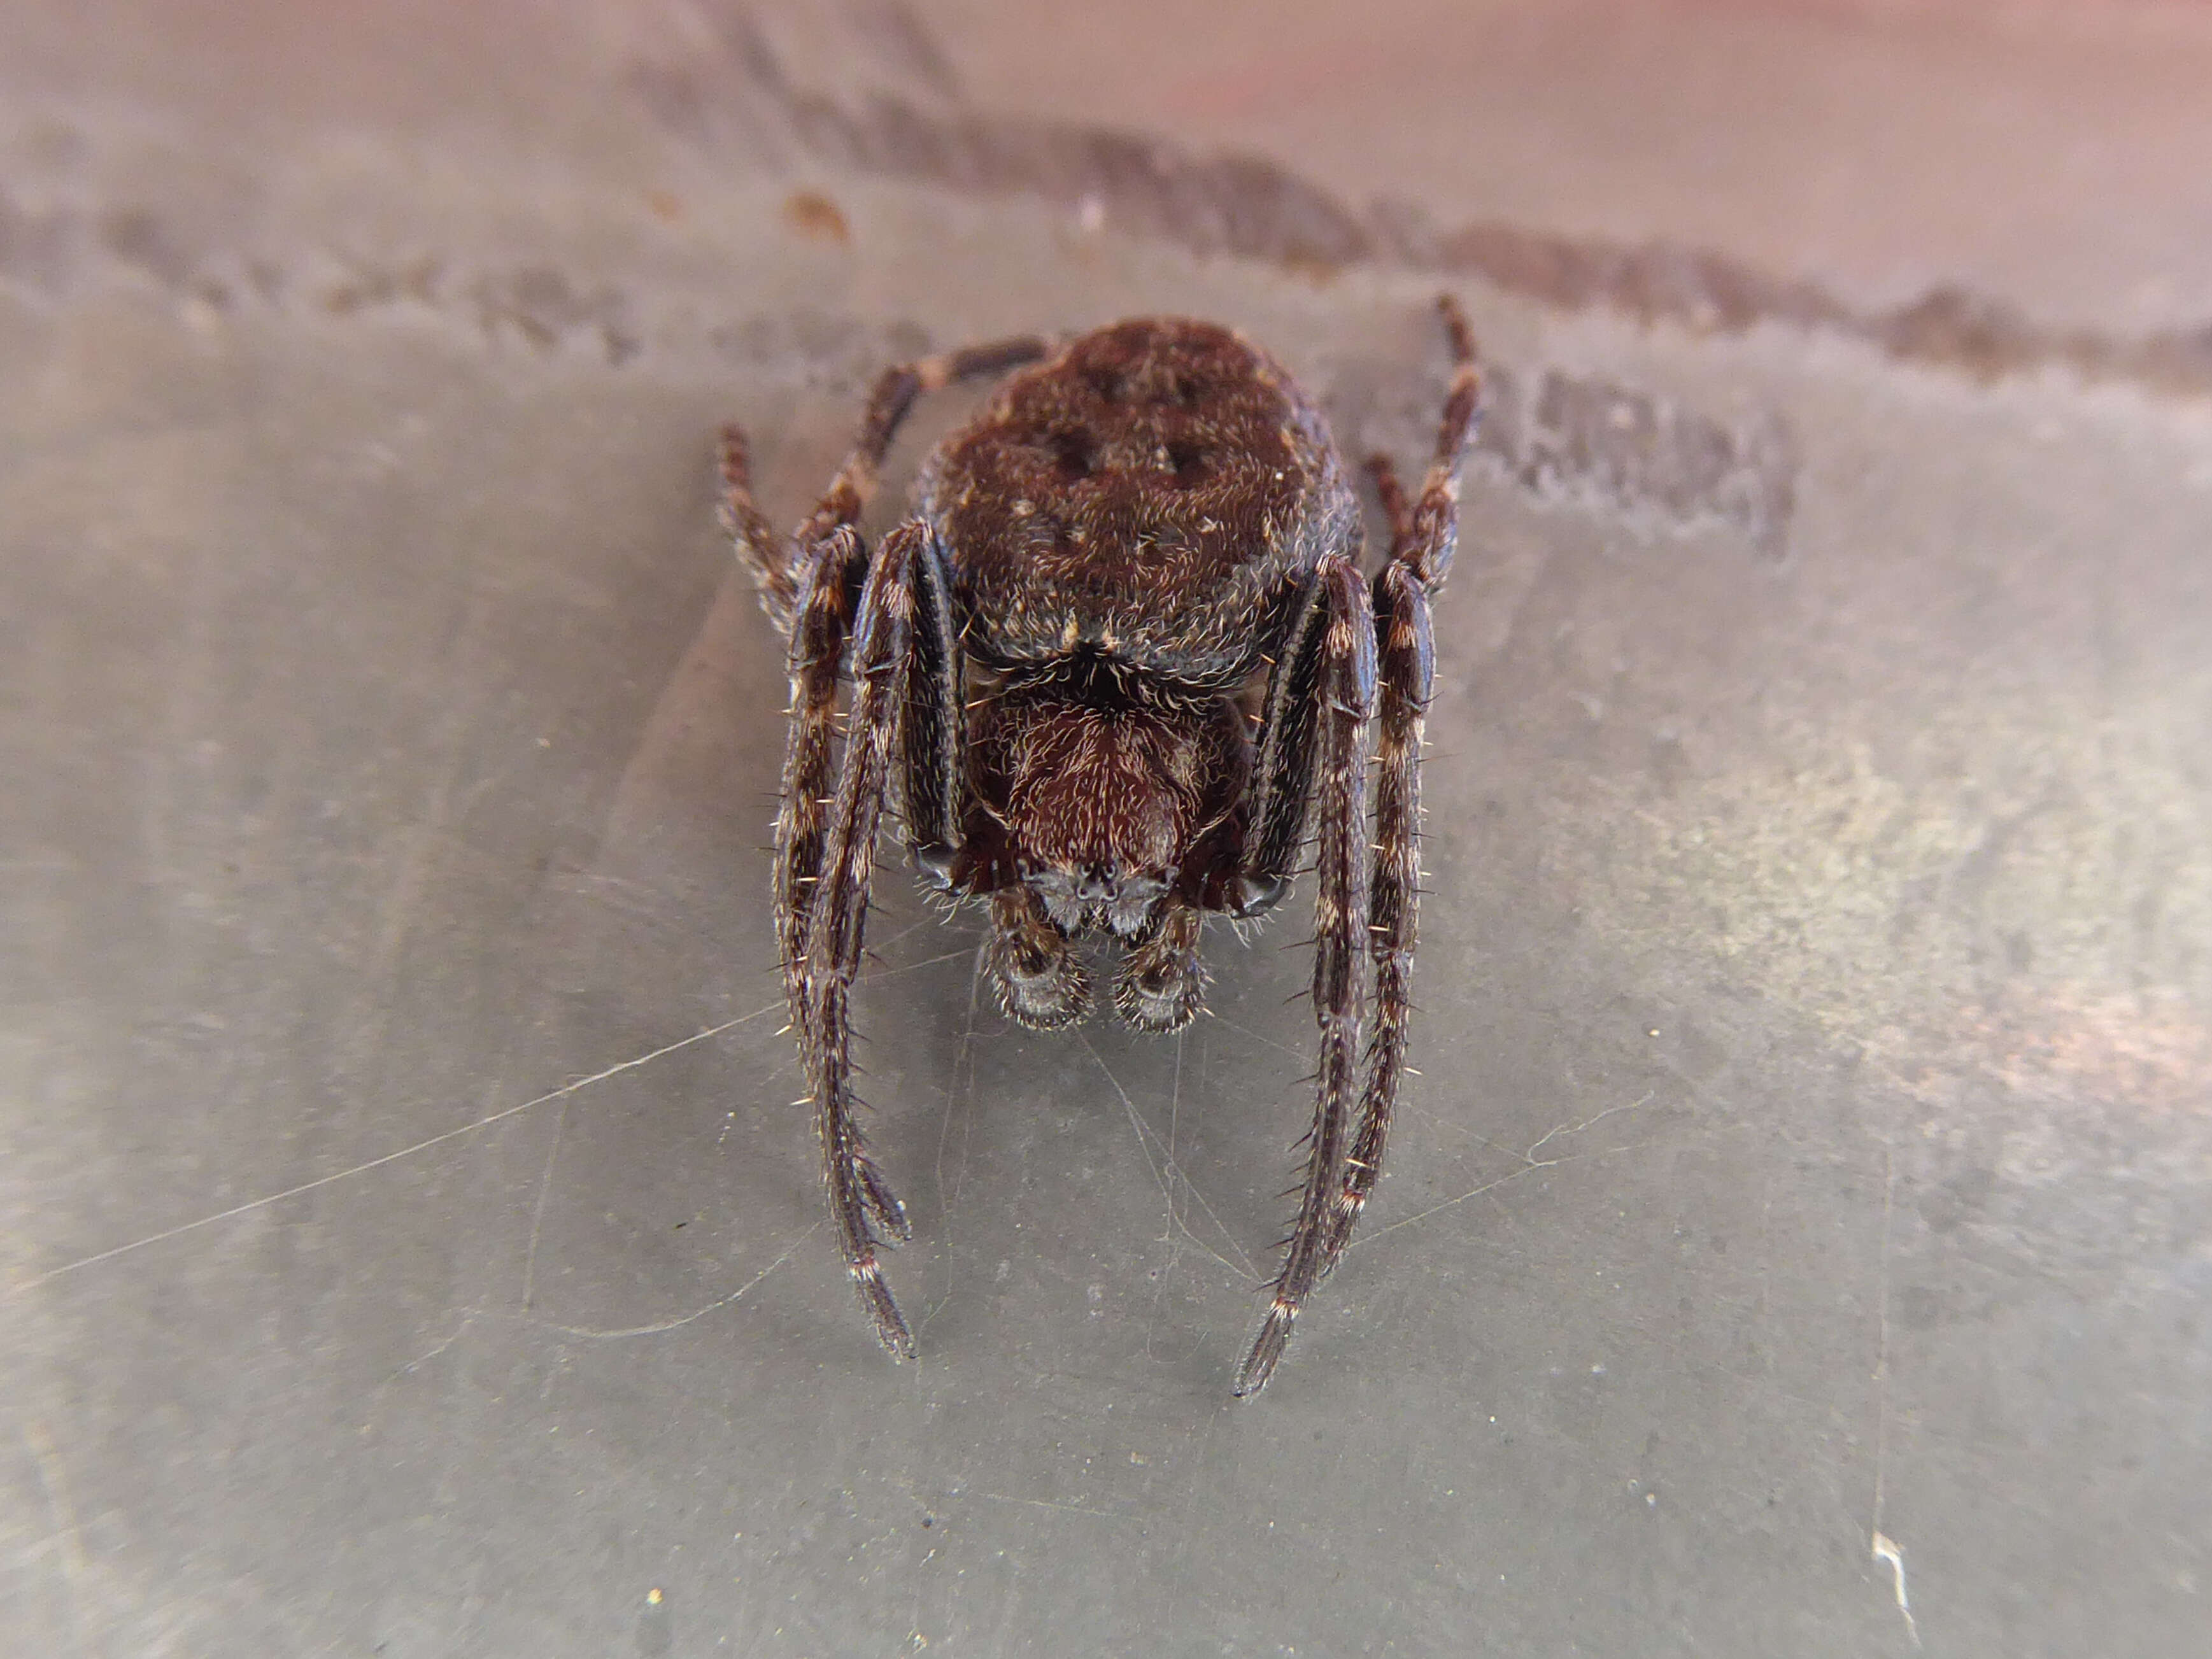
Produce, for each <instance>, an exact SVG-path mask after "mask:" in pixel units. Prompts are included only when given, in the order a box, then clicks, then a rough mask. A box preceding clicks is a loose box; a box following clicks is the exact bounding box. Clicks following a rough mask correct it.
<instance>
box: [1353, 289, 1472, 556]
mask: <svg viewBox="0 0 2212 1659" xmlns="http://www.w3.org/2000/svg"><path fill="white" fill-rule="evenodd" d="M1437 311H1438V312H1440V313H1442V314H1443V323H1444V333H1445V336H1446V337H1447V338H1448V339H1449V341H1450V343H1451V354H1452V378H1451V387H1450V390H1449V391H1448V392H1445V394H1444V410H1443V416H1441V417H1440V418H1439V419H1438V420H1437V447H1436V453H1435V454H1434V456H1433V457H1432V458H1431V460H1430V462H1429V472H1428V476H1427V477H1425V478H1424V479H1423V480H1422V481H1421V493H1420V495H1419V498H1418V499H1417V500H1416V501H1414V503H1413V514H1412V517H1411V518H1410V519H1408V520H1403V521H1399V522H1394V523H1393V525H1392V526H1391V532H1392V533H1391V541H1390V560H1391V562H1392V563H1394V564H1397V563H1403V564H1407V565H1410V566H1412V568H1413V574H1415V575H1416V576H1418V577H1419V578H1420V579H1421V584H1422V586H1424V587H1425V588H1426V589H1427V590H1428V594H1429V597H1430V598H1431V599H1434V598H1435V597H1436V596H1437V594H1438V593H1441V592H1443V586H1444V579H1445V578H1446V577H1447V576H1449V575H1450V574H1451V565H1452V555H1453V554H1454V553H1455V551H1457V550H1458V547H1459V484H1460V473H1461V471H1462V469H1463V468H1464V467H1465V466H1466V465H1467V450H1468V445H1469V444H1471V443H1473V442H1474V423H1475V422H1476V420H1477V419H1478V418H1479V417H1480V414H1481V412H1482V364H1481V362H1480V360H1479V358H1478V356H1477V355H1476V352H1475V348H1474V331H1473V330H1472V329H1470V328H1468V325H1467V313H1465V312H1463V311H1462V310H1461V309H1460V308H1459V301H1456V300H1455V299H1453V298H1452V296H1451V295H1449V294H1446V295H1442V296H1440V297H1439V298H1438V299H1437ZM1379 482H1380V481H1379V479H1378V483H1379ZM1386 499H1387V498H1386Z"/></svg>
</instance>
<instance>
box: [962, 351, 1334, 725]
mask: <svg viewBox="0 0 2212 1659" xmlns="http://www.w3.org/2000/svg"><path fill="white" fill-rule="evenodd" d="M921 512H922V514H923V516H924V517H926V518H927V519H929V520H931V521H932V523H933V525H934V526H935V527H936V529H937V531H938V532H939V536H940V538H942V541H943V544H944V546H945V550H946V555H947V559H948V562H949V563H950V565H951V570H952V575H953V580H954V584H955V587H956V591H957V598H958V600H959V605H960V608H961V611H962V612H963V625H964V629H965V631H966V634H967V636H968V639H969V643H970V645H971V647H973V648H975V650H976V651H977V652H978V653H979V654H981V655H982V656H984V657H986V658H987V659H994V660H997V661H1000V662H1006V663H1027V662H1040V661H1044V660H1047V659H1051V658H1054V657H1059V656H1063V655H1065V654H1066V653H1069V652H1071V651H1074V650H1079V649H1084V648H1088V649H1091V650H1094V651H1099V652H1103V653H1108V654H1110V655H1114V656H1116V657H1119V658H1121V659H1123V660H1125V661H1127V662H1129V663H1131V664H1133V665H1137V666H1139V667H1143V668H1146V669H1149V670H1152V671H1156V672H1159V673H1163V674H1167V675H1170V676H1173V677H1176V678H1183V679H1187V680H1192V681H1198V682H1203V683H1221V682H1224V681H1227V680H1231V679H1234V678H1237V677H1238V676H1239V675H1241V674H1243V673H1244V672H1245V671H1249V669H1250V668H1251V667H1252V665H1253V664H1254V662H1255V659H1256V648H1257V645H1258V641H1259V636H1260V634H1261V625H1262V623H1263V621H1264V611H1265V606H1266V604H1267V599H1268V598H1269V596H1270V595H1271V594H1273V593H1274V592H1278V591H1279V589H1280V586H1281V585H1282V582H1283V580H1284V579H1285V577H1286V576H1292V575H1296V574H1300V573H1302V572H1304V571H1305V570H1308V569H1310V568H1312V565H1313V563H1314V562H1315V561H1316V560H1317V559H1318V558H1319V557H1320V556H1321V555H1322V552H1323V551H1324V550H1326V549H1327V548H1328V547H1330V546H1334V545H1337V544H1340V542H1341V541H1342V538H1343V536H1344V534H1345V532H1346V525H1347V523H1348V522H1349V521H1350V520H1352V519H1353V518H1354V517H1356V515H1357V512H1358V507H1357V505H1356V501H1355V500H1354V497H1353V496H1352V492H1351V489H1350V487H1349V484H1348V483H1347V482H1346V479H1345V477H1344V476H1343V468H1342V466H1341V465H1340V463H1339V462H1338V460H1337V458H1336V452H1335V449H1334V446H1333V444H1332V443H1331V441H1330V438H1329V435H1328V426H1327V423H1326V422H1324V421H1323V420H1322V416H1321V414H1320V412H1319V411H1318V410H1316V409H1315V408H1314V407H1313V406H1312V404H1310V403H1309V402H1308V401H1307V400H1306V398H1305V397H1304V394H1303V393H1302V392H1299V390H1298V389H1297V385H1296V383H1295V382H1294V381H1293V380H1291V377H1290V375H1289V374H1287V373H1286V372H1285V370H1284V369H1283V368H1281V367H1280V366H1279V364H1277V363H1276V362H1274V361H1273V359H1272V358H1270V357H1268V356H1267V355H1266V354H1265V353H1264V352H1261V350H1259V349H1258V348H1256V347H1255V346H1253V345H1252V344H1250V343H1249V342H1247V341H1246V340H1244V339H1243V337H1240V336H1238V335H1237V334H1235V333H1234V332H1232V331H1230V330H1228V329H1225V328H1223V327H1221V326H1219V325H1216V324H1212V323H1203V322H1195V321H1192V320H1189V319H1182V318H1140V319H1135V320H1133V321H1130V322H1124V323H1117V324H1115V325H1113V326H1112V327H1109V328H1104V329H1100V330H1098V331H1095V332H1093V333H1090V334H1085V335H1083V336H1080V337H1078V338H1077V339H1075V340H1073V341H1072V342H1070V343H1068V344H1067V345H1066V347H1064V348H1063V349H1061V350H1060V352H1059V353H1058V354H1057V355H1056V356H1053V357H1052V358H1050V359H1048V361H1046V362H1042V363H1039V364H1037V365H1036V366H1035V367H1034V368H1029V369H1026V370H1024V371H1022V372H1021V373H1019V374H1016V375H1014V376H1013V377H1012V379H1010V380H1008V381H1007V382H1006V385H1005V386H1003V387H1002V388H1001V389H1000V392H999V393H998V395H997V396H996V397H995V398H993V399H992V401H991V402H990V404H988V405H987V407H986V408H985V410H983V412H982V413H981V415H980V416H977V418H976V419H975V421H973V422H970V423H969V425H968V426H966V427H965V428H962V429H961V430H960V431H958V432H957V433H955V434H954V435H952V436H951V437H950V438H949V439H947V440H946V441H945V443H944V444H943V445H941V446H940V447H939V449H938V450H937V452H936V453H935V454H934V455H933V456H932V457H931V459H930V460H929V462H928V464H927V466H926V467H925V469H924V472H923V478H922V484H921Z"/></svg>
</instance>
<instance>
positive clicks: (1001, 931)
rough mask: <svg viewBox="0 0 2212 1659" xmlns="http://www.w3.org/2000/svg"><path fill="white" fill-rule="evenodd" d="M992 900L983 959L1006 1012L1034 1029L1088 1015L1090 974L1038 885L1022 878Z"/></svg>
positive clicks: (1051, 1028) (1058, 1025)
mask: <svg viewBox="0 0 2212 1659" xmlns="http://www.w3.org/2000/svg"><path fill="white" fill-rule="evenodd" d="M989 902H990V906H991V935H990V937H989V938H988V939H986V940H985V941H984V944H983V963H984V966H985V967H986V968H987V969H988V970H989V972H990V975H991V982H992V983H993V984H994V985H995V986H996V987H998V991H999V1003H1000V1006H1001V1007H1003V1008H1004V1009H1005V1010H1006V1015H1007V1017H1008V1018H1011V1019H1014V1020H1018V1021H1019V1022H1020V1023H1021V1024H1024V1025H1026V1026H1028V1027H1029V1028H1030V1030H1032V1031H1056V1030H1060V1028H1061V1027H1062V1026H1065V1025H1073V1024H1076V1023H1077V1022H1078V1021H1079V1020H1081V1019H1084V1018H1086V1017H1088V1016H1089V1014H1090V1012H1091V975H1090V974H1089V972H1088V971H1087V970H1086V969H1085V968H1084V966H1083V963H1082V960H1081V958H1080V957H1078V956H1077V955H1076V954H1075V951H1074V948H1073V946H1072V945H1069V943H1068V941H1067V935H1066V933H1062V932H1061V931H1060V924H1059V923H1057V922H1055V921H1054V920H1053V919H1052V917H1051V915H1049V914H1048V913H1047V911H1046V909H1045V907H1044V900H1043V899H1042V897H1041V896H1038V893H1037V890H1036V889H1035V888H1034V887H1031V886H1030V885H1029V884H1028V883H1026V882H1019V881H1018V882H1016V883H1014V884H1013V885H1012V886H1011V887H1001V888H1000V889H999V890H998V891H996V892H995V893H993V894H992V895H991V897H990V901H989Z"/></svg>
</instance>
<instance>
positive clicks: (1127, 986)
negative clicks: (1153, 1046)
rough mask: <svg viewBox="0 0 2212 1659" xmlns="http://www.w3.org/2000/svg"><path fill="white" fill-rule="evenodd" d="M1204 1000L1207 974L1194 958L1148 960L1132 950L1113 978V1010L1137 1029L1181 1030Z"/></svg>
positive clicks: (1195, 1014) (1161, 1031) (1166, 1033)
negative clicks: (1116, 976) (1119, 972)
mask: <svg viewBox="0 0 2212 1659" xmlns="http://www.w3.org/2000/svg"><path fill="white" fill-rule="evenodd" d="M1205 1000H1206V975H1205V972H1204V970H1203V969H1200V967H1199V965H1198V963H1197V962H1196V961H1195V960H1194V959H1190V958H1170V959H1168V960H1166V961H1159V962H1148V961H1146V960H1144V953H1143V952H1142V951H1136V952H1133V953H1131V955H1130V957H1129V958H1128V960H1127V962H1126V963H1123V965H1122V969H1121V975H1120V976H1119V977H1118V978H1116V979H1115V981H1114V1012H1115V1013H1117V1014H1119V1015H1121V1018H1123V1019H1124V1020H1126V1021H1127V1023H1128V1024H1131V1025H1133V1026H1135V1027H1136V1028H1137V1030H1140V1031H1152V1032H1157V1033H1158V1034H1160V1035H1162V1036H1165V1035H1168V1034H1170V1033H1172V1032H1176V1031H1180V1030H1182V1028H1183V1027H1184V1026H1186V1025H1188V1024H1190V1022H1191V1021H1192V1019H1194V1018H1195V1017H1196V1016H1197V1013H1198V1011H1199V1009H1200V1007H1201V1006H1204V1003H1205Z"/></svg>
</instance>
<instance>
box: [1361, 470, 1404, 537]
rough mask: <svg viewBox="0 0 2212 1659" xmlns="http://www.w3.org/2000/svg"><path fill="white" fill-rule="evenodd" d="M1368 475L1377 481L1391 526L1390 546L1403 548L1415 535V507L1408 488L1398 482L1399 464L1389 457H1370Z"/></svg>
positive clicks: (1378, 490) (1384, 509) (1377, 493)
mask: <svg viewBox="0 0 2212 1659" xmlns="http://www.w3.org/2000/svg"><path fill="white" fill-rule="evenodd" d="M1367 474H1368V476H1369V477H1371V478H1373V479H1374V480H1375V495H1376V499H1377V500H1379V501H1381V502H1382V503H1383V518H1384V519H1386V520H1389V526H1390V545H1391V546H1392V547H1393V548H1398V547H1402V546H1404V545H1405V544H1406V543H1407V541H1408V540H1409V539H1411V538H1412V536H1413V505H1412V503H1411V502H1409V501H1407V499H1406V486H1405V485H1403V484H1401V483H1399V482H1398V464H1397V463H1396V462H1395V461H1394V460H1392V459H1390V458H1389V456H1388V455H1381V454H1376V455H1370V456H1369V457H1368V458H1367Z"/></svg>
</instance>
